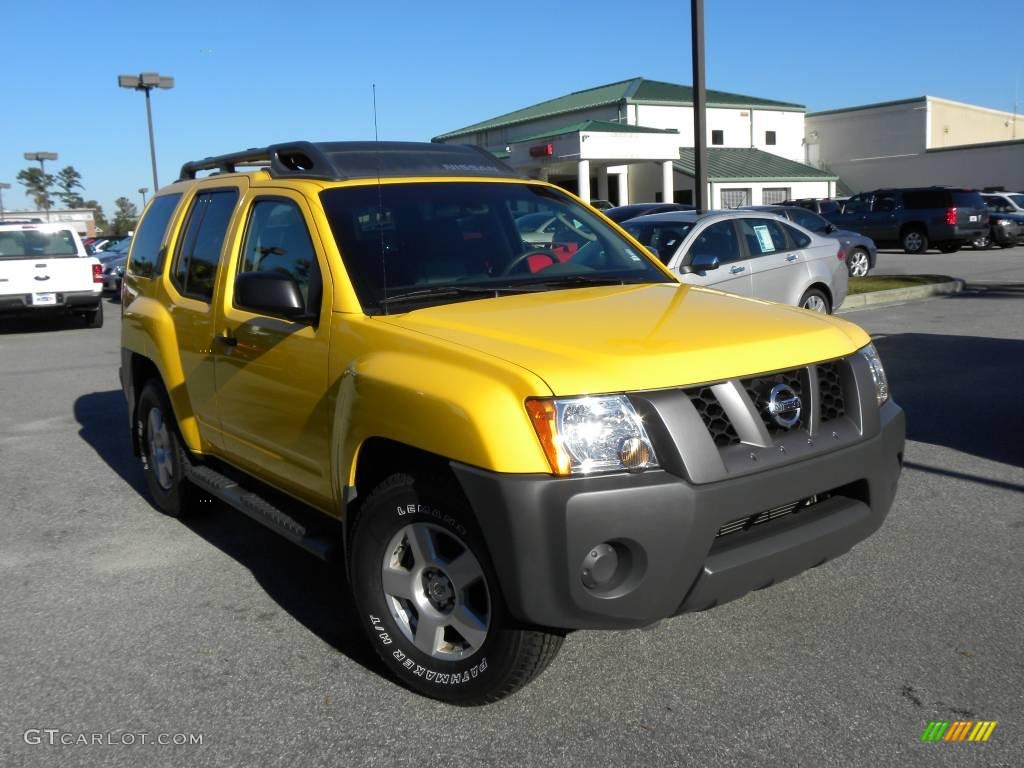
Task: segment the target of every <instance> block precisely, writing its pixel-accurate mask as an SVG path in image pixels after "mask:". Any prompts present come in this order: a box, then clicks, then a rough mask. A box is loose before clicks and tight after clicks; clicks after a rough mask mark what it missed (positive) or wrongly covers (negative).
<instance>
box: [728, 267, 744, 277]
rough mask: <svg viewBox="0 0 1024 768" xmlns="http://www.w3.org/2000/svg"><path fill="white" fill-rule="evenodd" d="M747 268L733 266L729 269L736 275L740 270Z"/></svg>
mask: <svg viewBox="0 0 1024 768" xmlns="http://www.w3.org/2000/svg"><path fill="white" fill-rule="evenodd" d="M745 269H746V267H733V268H732V269H730V270H729V271H730V272H732V273H733V274H734V275H738V274H739V273H740V272H742V271H743V270H745Z"/></svg>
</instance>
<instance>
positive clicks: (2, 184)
mask: <svg viewBox="0 0 1024 768" xmlns="http://www.w3.org/2000/svg"><path fill="white" fill-rule="evenodd" d="M10 188H11V185H10V184H8V183H7V182H6V181H0V221H3V220H4V190H5V189H10Z"/></svg>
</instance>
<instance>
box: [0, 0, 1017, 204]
mask: <svg viewBox="0 0 1024 768" xmlns="http://www.w3.org/2000/svg"><path fill="white" fill-rule="evenodd" d="M100 9H105V10H100ZM705 15H706V39H707V41H706V46H707V85H708V87H709V88H715V89H718V90H725V91H733V92H737V93H744V94H748V95H755V96H761V97H764V98H771V99H780V100H783V101H792V102H797V103H800V104H805V105H807V107H808V109H809V110H811V111H814V110H820V109H830V108H835V107H843V106H853V105H857V104H865V103H870V102H876V101H887V100H892V99H902V98H909V97H913V96H920V95H924V94H926V93H927V94H930V95H935V96H941V97H944V98H949V99H954V100H957V101H965V102H969V103H974V104H980V105H983V106H988V107H993V108H996V109H1005V110H1011V109H1012V108H1013V104H1014V88H1015V81H1017V80H1018V79H1019V81H1020V83H1019V86H1018V87H1019V89H1020V94H1021V104H1020V108H1021V109H1022V110H1024V37H1022V35H1024V2H1020V0H1014V1H1013V2H1005V3H999V4H997V5H975V6H971V5H965V4H964V3H962V2H952V0H931V2H924V1H921V0H888V2H879V1H877V0H848V1H847V2H839V3H837V2H834V1H833V0H817V2H807V1H805V0H781V1H780V2H764V1H763V0H761V1H756V0H705ZM3 26H4V35H3V38H4V44H3V47H2V48H0V51H2V54H3V67H4V71H5V77H4V78H3V82H4V86H3V89H2V93H3V96H2V97H0V104H3V107H2V108H0V181H6V182H10V183H11V184H12V185H14V186H13V187H12V189H10V190H7V193H6V194H5V195H4V201H3V202H4V207H5V208H18V207H24V206H26V205H28V200H27V198H26V197H25V195H24V194H23V188H22V187H21V185H20V184H18V183H17V182H16V176H17V173H18V171H19V170H20V169H21V168H24V167H25V166H26V165H27V164H28V163H26V161H25V160H24V159H23V158H22V155H23V153H24V152H32V151H53V152H59V153H60V159H59V160H58V162H57V163H54V164H48V169H47V170H51V169H52V170H54V171H56V170H57V169H59V168H62V167H64V166H65V165H68V164H70V165H74V166H75V167H76V168H77V169H78V170H79V171H80V172H81V173H82V176H83V180H84V183H85V187H86V189H85V196H86V197H91V198H95V199H97V200H98V201H99V202H100V203H101V204H102V205H103V206H104V208H105V209H106V210H107V212H108V214H109V213H110V211H111V210H112V208H113V201H114V199H115V198H117V197H118V196H120V195H125V196H127V197H130V198H131V199H132V200H134V201H135V202H137V203H138V202H139V195H138V194H137V193H136V191H135V190H137V189H138V188H139V187H143V186H145V187H152V178H151V172H150V165H149V145H148V141H147V136H146V119H145V107H144V98H143V96H142V94H141V93H134V92H132V91H128V90H123V89H119V88H118V87H117V75H118V74H120V73H138V72H142V71H157V72H160V73H162V74H167V75H172V76H173V77H174V78H175V80H176V86H175V88H174V89H173V90H171V91H159V92H154V94H153V117H154V124H155V131H156V148H157V161H158V170H159V176H160V181H161V183H163V184H167V183H169V182H171V181H173V180H174V179H175V178H176V177H177V171H178V169H179V167H180V165H181V163H183V162H184V161H186V160H191V159H196V158H199V157H205V156H206V155H209V154H217V153H222V152H229V151H234V150H237V149H242V148H245V147H251V146H259V145H263V144H267V143H272V142H275V141H285V140H290V139H300V138H301V139H311V140H345V139H367V138H372V136H373V116H372V112H371V84H372V83H376V84H377V105H378V121H379V125H380V134H381V138H382V139H396V140H399V139H400V140H424V141H425V140H429V139H430V138H431V137H432V136H435V135H437V134H439V133H444V132H445V131H448V130H451V129H454V128H458V127H461V126H463V125H467V124H470V123H473V122H476V121H478V120H482V119H486V118H489V117H493V116H495V115H498V114H501V113H503V112H508V111H511V110H513V109H517V108H520V107H523V106H527V105H530V104H533V103H536V102H538V101H542V100H544V99H548V98H553V97H555V96H559V95H562V94H564V93H568V92H570V91H574V90H580V89H583V88H589V87H592V86H596V85H601V84H603V83H610V82H616V81H619V80H625V79H627V78H630V77H636V76H643V77H648V78H651V79H656V80H665V81H669V82H677V83H687V84H688V83H690V82H691V74H690V44H689V3H688V2H686V0H675V1H674V2H662V0H647V1H646V2H644V3H624V2H621V0H620V1H619V2H608V1H607V0H592V1H591V2H586V3H565V2H552V1H551V0H548V1H547V2H535V0H518V2H515V3H505V4H498V3H481V2H473V3H467V2H460V1H450V2H447V3H423V2H405V0H390V2H386V3H385V2H379V3H359V4H353V3H350V2H322V3H317V2H307V1H306V0H291V1H290V2H286V3H274V4H263V3H260V2H256V1H254V0H249V1H248V2H239V1H238V0H205V2H195V1H194V0H179V2H176V3H174V4H172V3H146V2H131V3H126V2H120V0H113V1H112V2H107V3H98V4H96V3H82V2H79V1H78V0H76V1H75V2H67V1H65V2H54V1H53V0H36V2H32V3H16V4H8V6H7V7H6V8H5V10H4V11H3Z"/></svg>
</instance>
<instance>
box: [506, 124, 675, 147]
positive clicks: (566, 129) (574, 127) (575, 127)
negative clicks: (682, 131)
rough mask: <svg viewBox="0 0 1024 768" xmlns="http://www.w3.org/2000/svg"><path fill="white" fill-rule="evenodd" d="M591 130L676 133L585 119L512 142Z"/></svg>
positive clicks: (641, 126)
mask: <svg viewBox="0 0 1024 768" xmlns="http://www.w3.org/2000/svg"><path fill="white" fill-rule="evenodd" d="M580 131H590V132H597V133H675V134H678V133H679V131H677V130H676V129H675V128H648V127H647V126H644V125H627V124H626V123H613V122H611V121H610V120H583V121H581V122H579V123H572V124H571V125H563V126H562V127H561V128H552V129H551V130H549V131H544V132H543V133H535V134H533V135H531V136H523V137H521V138H516V139H512V140H511V141H510V142H509V143H510V144H521V143H522V142H524V141H537V140H538V139H550V138H553V137H555V136H561V135H563V134H566V133H578V132H580Z"/></svg>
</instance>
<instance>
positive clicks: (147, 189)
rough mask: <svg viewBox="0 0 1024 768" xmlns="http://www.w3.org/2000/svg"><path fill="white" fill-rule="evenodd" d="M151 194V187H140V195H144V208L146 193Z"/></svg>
mask: <svg viewBox="0 0 1024 768" xmlns="http://www.w3.org/2000/svg"><path fill="white" fill-rule="evenodd" d="M147 192H149V187H139V194H140V195H142V207H143V208H145V207H146V193H147Z"/></svg>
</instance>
